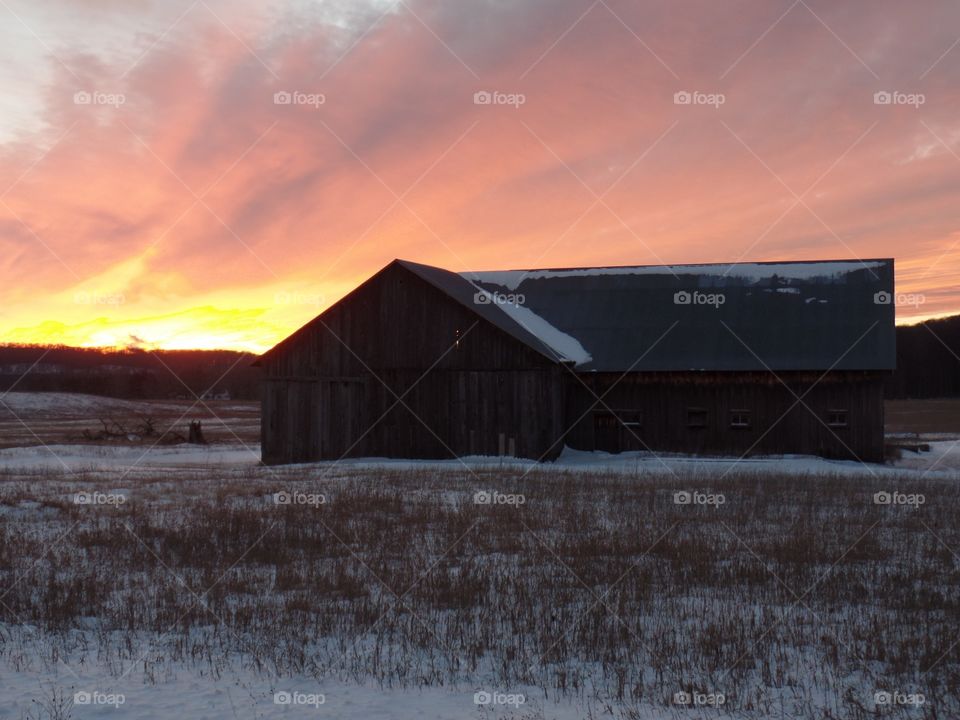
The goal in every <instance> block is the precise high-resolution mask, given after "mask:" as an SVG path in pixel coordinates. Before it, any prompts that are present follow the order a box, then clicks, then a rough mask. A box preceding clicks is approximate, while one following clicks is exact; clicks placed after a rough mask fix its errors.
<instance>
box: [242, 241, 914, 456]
mask: <svg viewBox="0 0 960 720" xmlns="http://www.w3.org/2000/svg"><path fill="white" fill-rule="evenodd" d="M893 283H894V263H893V260H890V259H880V260H841V261H814V262H764V263H737V264H705V265H673V266H666V265H663V266H633V267H596V268H570V269H553V270H547V269H541V270H507V271H490V272H469V273H455V272H451V271H448V270H444V269H442V268H438V267H432V266H429V265H422V264H418V263H413V262H408V261H405V260H395V261H393V262H391V263H390V264H389V265H387V266H386V267H384V268H383V269H382V270H380V271H379V272H377V273H376V274H375V275H373V276H372V277H371V278H369V279H368V280H367V281H365V282H364V283H363V284H361V285H360V286H359V287H357V288H356V289H355V290H353V291H352V292H351V293H349V294H348V295H347V296H345V297H344V298H343V299H342V300H340V301H339V302H337V303H336V304H334V305H333V306H331V307H330V308H328V309H327V310H326V311H324V312H323V313H322V314H320V315H319V316H318V317H316V318H314V319H313V320H312V321H310V322H309V323H307V324H306V325H305V326H304V327H302V328H300V329H299V330H298V331H296V332H295V333H293V334H292V335H291V336H290V337H288V338H286V339H285V340H283V341H282V342H281V343H279V344H278V345H277V346H275V347H274V348H272V349H271V350H269V351H268V352H267V353H265V354H264V355H262V356H261V357H260V358H259V360H258V364H259V365H260V366H261V368H262V373H263V393H262V403H263V415H262V430H261V433H262V453H263V461H264V462H265V463H267V464H280V463H298V462H310V461H316V460H338V459H341V458H345V457H371V456H373V457H396V458H451V457H463V456H469V455H500V456H504V455H509V456H517V457H524V458H533V459H536V460H548V459H552V458H555V457H557V456H558V455H559V454H560V452H561V451H562V449H563V448H564V446H567V447H570V448H575V449H580V450H603V451H607V452H611V453H617V452H622V451H629V450H644V451H651V452H682V453H694V454H701V455H727V456H738V457H739V456H746V455H758V454H764V455H769V454H786V453H803V454H815V455H821V456H824V457H831V458H852V459H859V460H862V461H865V462H867V461H874V462H875V461H880V460H882V459H883V447H884V443H883V380H884V378H885V377H886V376H887V375H888V374H889V373H890V372H891V371H892V370H893V369H894V363H895V336H894V303H893V302H892V301H893V297H894V295H893V293H894V287H893Z"/></svg>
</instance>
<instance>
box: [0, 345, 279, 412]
mask: <svg viewBox="0 0 960 720" xmlns="http://www.w3.org/2000/svg"><path fill="white" fill-rule="evenodd" d="M255 359H256V356H254V355H251V354H249V353H239V352H234V351H232V350H149V351H148V350H135V349H131V350H101V349H96V348H73V347H57V346H53V347H50V346H39V345H0V391H6V390H9V389H10V388H11V387H13V388H14V389H16V390H18V391H58V392H82V393H92V394H95V395H108V396H112V397H122V398H176V397H184V398H189V399H193V396H194V394H196V395H200V394H203V393H209V395H210V396H215V395H219V396H221V397H230V398H232V399H237V400H255V399H257V398H259V397H260V395H259V388H258V381H259V370H258V369H257V368H255V367H251V366H250V365H251V363H252V362H253V361H254V360H255Z"/></svg>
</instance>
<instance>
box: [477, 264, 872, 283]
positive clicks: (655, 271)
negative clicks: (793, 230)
mask: <svg viewBox="0 0 960 720" xmlns="http://www.w3.org/2000/svg"><path fill="white" fill-rule="evenodd" d="M881 267H883V262H878V261H859V260H838V261H826V262H821V261H813V262H785V263H711V264H705V265H638V266H632V267H599V268H571V269H567V270H489V271H481V272H465V273H461V275H462V276H463V277H464V278H466V279H468V280H471V281H475V282H485V283H492V284H495V285H500V286H502V287H504V288H506V289H508V290H516V289H517V288H518V287H520V284H521V283H522V282H523V281H524V280H540V279H545V278H562V277H596V276H602V275H673V276H676V277H678V276H681V275H713V276H730V277H736V278H744V279H746V280H752V281H759V280H762V279H764V278H769V277H772V276H773V275H777V276H778V277H781V278H786V279H791V280H812V279H814V278H827V279H838V278H840V277H842V276H843V275H846V274H847V273H851V272H854V271H857V270H870V271H873V270H875V269H877V268H881Z"/></svg>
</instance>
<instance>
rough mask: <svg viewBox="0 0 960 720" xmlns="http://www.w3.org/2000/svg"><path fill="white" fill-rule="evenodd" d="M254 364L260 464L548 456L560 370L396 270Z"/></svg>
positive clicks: (555, 427) (557, 416)
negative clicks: (259, 376) (259, 390)
mask: <svg viewBox="0 0 960 720" xmlns="http://www.w3.org/2000/svg"><path fill="white" fill-rule="evenodd" d="M260 364H261V366H262V367H263V371H264V392H263V422H262V430H261V434H262V441H263V459H264V462H267V463H271V464H273V463H285V462H307V461H310V460H319V459H324V460H330V459H332V460H338V459H340V458H342V457H358V456H364V455H370V454H375V455H378V456H391V457H434V458H440V457H453V456H462V455H470V454H487V455H489V454H498V453H501V454H502V453H504V452H509V451H510V449H511V448H512V449H513V451H514V452H515V453H517V454H524V455H527V456H530V455H536V456H540V455H544V456H549V455H552V454H555V453H556V452H557V451H558V448H554V447H553V446H554V445H555V443H556V440H557V438H558V437H559V435H560V434H561V429H560V427H559V424H560V421H561V408H560V405H559V402H558V401H556V400H555V399H556V398H558V397H559V396H560V395H561V393H560V392H559V391H558V389H557V385H558V383H559V382H560V372H562V370H561V369H560V368H559V367H558V366H557V365H556V363H555V362H553V361H552V360H551V359H550V358H548V357H546V356H545V355H544V354H543V353H542V352H541V351H539V350H536V349H534V348H532V347H530V346H528V345H526V344H524V343H523V342H521V341H519V340H518V339H517V338H516V337H513V336H512V335H511V334H509V333H508V332H506V331H504V330H503V329H502V328H500V327H497V326H496V325H494V324H493V323H491V322H490V321H489V320H487V319H486V318H484V317H483V316H482V315H480V314H478V313H477V312H476V311H474V310H473V309H472V308H471V307H469V306H467V305H466V304H465V303H463V302H460V301H458V300H455V299H453V298H452V297H451V296H450V295H448V294H447V293H445V292H443V291H441V290H440V289H438V288H437V287H436V286H435V285H433V284H431V283H430V282H427V281H426V280H424V279H423V278H422V277H420V276H419V275H418V274H417V273H415V272H412V271H411V270H410V269H409V268H407V267H405V266H404V264H403V263H402V262H394V263H391V264H390V265H388V266H387V267H386V268H384V269H383V270H382V271H380V272H379V273H377V274H376V275H375V276H373V277H372V278H370V280H368V281H367V282H365V283H363V284H362V285H361V286H360V287H358V288H357V289H356V290H355V291H353V292H352V293H350V294H349V295H348V296H347V297H345V298H344V299H343V300H341V301H340V302H338V303H337V304H335V305H334V306H332V307H331V308H329V309H328V310H327V311H326V312H324V313H323V314H321V315H320V316H319V317H317V318H315V319H314V320H312V321H311V322H309V323H308V324H307V325H305V326H304V327H303V328H301V329H300V330H298V331H297V332H296V333H294V334H293V335H292V336H290V337H289V338H287V339H286V340H285V341H284V342H283V343H281V344H280V345H278V346H277V347H275V348H274V349H273V350H271V351H270V352H268V353H267V354H266V355H264V356H263V357H262V358H261V359H260ZM398 398H399V399H398ZM532 413H537V414H538V415H540V416H541V417H540V419H539V420H538V422H536V423H533V422H526V421H525V420H526V419H527V418H528V417H529V416H530V415H531V414H532Z"/></svg>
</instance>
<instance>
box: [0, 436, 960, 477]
mask: <svg viewBox="0 0 960 720" xmlns="http://www.w3.org/2000/svg"><path fill="white" fill-rule="evenodd" d="M927 444H928V445H929V446H930V450H929V451H925V452H919V453H915V452H911V451H905V452H904V453H903V454H902V456H901V457H900V458H899V459H897V460H891V461H890V462H889V463H888V464H884V465H878V464H873V463H870V464H864V463H859V462H857V461H855V460H827V459H825V458H820V457H813V456H808V455H786V456H776V457H748V458H742V459H737V458H715V457H691V456H685V455H670V454H656V455H655V454H652V453H644V452H626V453H620V454H618V455H609V454H607V453H602V452H581V451H578V450H571V449H569V448H567V449H565V450H564V452H563V454H562V455H561V456H560V457H559V458H558V459H557V460H556V461H555V462H552V463H543V464H541V465H540V466H539V467H540V468H551V469H555V470H557V471H562V472H583V473H593V472H600V473H619V474H623V475H627V476H631V475H642V476H647V475H668V476H673V475H679V474H689V473H691V472H692V473H695V474H697V475H698V476H703V477H717V478H722V477H724V476H727V475H730V474H734V473H735V474H738V475H740V474H753V475H761V476H762V475H764V474H767V473H771V472H775V473H785V474H789V475H798V476H805V475H841V476H860V475H868V476H874V477H896V476H905V477H917V478H920V477H924V476H931V477H943V478H955V479H960V440H958V439H953V438H950V439H941V440H931V441H928V442H927ZM259 464H260V445H259V444H258V443H255V442H250V443H242V444H239V443H230V444H211V445H206V446H192V445H176V446H156V447H149V446H143V445H139V444H138V445H91V444H86V445H55V444H54V445H51V444H45V445H35V446H32V447H17V448H6V449H0V470H3V469H7V470H34V471H36V470H42V469H44V468H49V469H51V470H58V469H60V470H71V471H74V472H78V471H98V472H111V471H112V472H121V473H129V472H133V473H134V474H136V473H139V472H147V473H156V472H157V471H161V470H164V469H170V470H177V469H180V468H184V467H208V466H224V467H229V468H231V469H240V468H254V467H257V466H258V465H259ZM536 466H537V464H536V463H534V462H533V461H529V460H522V459H516V458H494V457H464V458H460V459H454V460H435V461H410V460H392V459H387V458H355V459H354V458H351V459H344V460H341V461H340V462H337V463H333V462H329V463H315V464H311V465H309V466H300V467H301V469H302V468H303V467H310V468H313V469H315V470H323V469H324V468H329V467H336V468H339V469H341V470H357V471H359V470H364V471H369V470H375V469H377V468H386V469H390V470H413V469H436V470H444V469H446V470H456V469H463V470H479V469H490V468H503V467H509V468H514V469H530V468H533V467H536ZM291 467H296V466H291ZM289 470H290V468H276V469H274V470H273V472H275V473H285V472H289Z"/></svg>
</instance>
